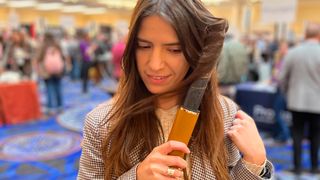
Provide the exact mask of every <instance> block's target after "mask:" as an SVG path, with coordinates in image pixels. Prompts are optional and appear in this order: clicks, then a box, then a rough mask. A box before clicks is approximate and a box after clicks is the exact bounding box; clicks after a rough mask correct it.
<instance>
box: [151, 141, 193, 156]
mask: <svg viewBox="0 0 320 180" xmlns="http://www.w3.org/2000/svg"><path fill="white" fill-rule="evenodd" d="M173 150H176V151H181V152H183V153H187V154H188V153H190V150H189V148H188V147H187V145H186V144H184V143H182V142H179V141H168V142H166V143H163V144H162V145H160V146H158V147H156V148H154V151H157V152H159V153H161V154H169V153H170V152H172V151H173Z"/></svg>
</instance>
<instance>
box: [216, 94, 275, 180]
mask: <svg viewBox="0 0 320 180" xmlns="http://www.w3.org/2000/svg"><path fill="white" fill-rule="evenodd" d="M220 102H221V105H222V109H223V112H224V119H225V142H226V147H227V152H228V166H229V171H230V177H231V179H232V180H242V179H248V180H261V179H272V176H273V175H274V168H273V165H272V163H271V162H270V161H268V160H267V162H266V166H265V172H266V173H265V174H264V176H262V177H260V176H257V175H254V174H253V173H252V172H251V171H250V170H249V169H247V168H246V166H245V164H244V163H243V161H242V160H241V159H242V157H241V155H240V152H239V149H238V148H237V147H236V146H235V145H234V143H233V142H232V141H231V139H230V138H229V137H228V136H227V135H226V132H227V131H228V129H229V128H230V127H231V126H232V122H233V120H234V119H235V115H236V113H237V109H238V106H237V105H236V104H235V103H234V102H233V101H232V100H230V99H228V98H225V97H223V98H222V100H220Z"/></svg>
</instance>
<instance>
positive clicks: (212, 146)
mask: <svg viewBox="0 0 320 180" xmlns="http://www.w3.org/2000/svg"><path fill="white" fill-rule="evenodd" d="M226 27H227V24H226V22H225V20H223V19H219V18H215V17H213V16H212V15H211V14H210V13H209V11H207V10H206V9H205V8H204V6H203V4H202V3H201V1H200V0H138V2H137V5H136V7H135V9H134V13H133V16H132V21H131V25H130V32H129V35H128V43H127V45H126V49H125V52H124V56H123V60H122V63H123V72H124V73H123V76H122V77H121V79H120V85H119V91H118V93H117V94H116V95H115V97H114V98H113V99H112V100H111V101H110V102H107V103H104V104H102V105H100V106H99V107H97V108H96V109H95V110H93V111H92V112H91V113H89V114H88V115H87V119H86V122H85V127H84V141H83V151H82V155H81V159H80V168H79V175H78V179H117V178H119V179H139V180H143V179H177V178H182V177H184V178H185V179H230V178H231V179H261V178H262V177H263V178H266V179H268V178H271V176H272V171H273V170H272V169H273V168H272V165H271V163H270V162H268V161H267V160H266V152H265V149H264V146H263V143H262V140H261V138H260V137H259V134H258V132H257V129H256V126H255V124H254V121H253V120H252V119H251V118H250V117H248V116H247V115H246V114H244V113H243V112H242V111H240V112H238V113H237V118H236V119H235V116H236V105H235V104H234V103H233V102H231V101H230V100H227V99H225V98H223V97H221V96H220V95H219V94H218V92H217V80H216V79H217V77H216V73H215V69H214V67H215V65H216V61H217V58H218V56H219V54H220V51H221V48H222V44H223V39H224V35H225V30H226ZM208 32H210V33H208ZM208 34H210V36H207V35H208ZM208 40H209V41H208ZM199 59H201V61H199ZM212 69H214V72H213V73H212V77H211V80H210V81H209V83H208V87H207V89H206V90H205V93H204V98H203V100H202V102H201V106H200V112H201V113H200V116H199V119H198V122H197V124H196V127H195V130H194V132H193V134H192V137H191V140H190V143H189V144H188V146H187V145H186V144H184V143H181V142H177V141H168V142H167V138H168V134H169V132H170V129H171V127H172V124H173V121H174V118H175V114H176V112H177V109H178V106H180V105H181V102H182V101H183V99H184V97H185V95H186V90H187V89H188V88H189V86H190V84H191V83H192V82H193V81H194V80H195V79H199V78H200V77H203V76H204V75H207V74H208V73H209V72H210V71H211V70H212ZM229 137H230V138H229ZM230 139H232V141H231V140H230ZM248 139H250V141H248ZM238 149H239V150H240V152H241V153H242V154H243V158H241V157H240V154H239V150H238ZM173 150H177V151H181V152H183V153H186V154H187V155H186V156H185V157H186V158H185V159H182V158H180V157H177V156H171V155H168V154H169V153H170V152H171V151H173ZM173 167H176V168H173ZM249 169H250V170H249Z"/></svg>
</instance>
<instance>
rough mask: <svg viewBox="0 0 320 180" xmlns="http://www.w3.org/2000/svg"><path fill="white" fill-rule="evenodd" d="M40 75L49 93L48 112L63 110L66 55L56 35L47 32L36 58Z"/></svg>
mask: <svg viewBox="0 0 320 180" xmlns="http://www.w3.org/2000/svg"><path fill="white" fill-rule="evenodd" d="M36 62H37V65H38V66H37V70H38V74H39V76H40V77H41V78H42V79H43V80H44V82H45V86H46V94H47V114H48V115H53V114H55V113H56V112H61V111H62V110H63V96H62V87H61V79H62V77H63V74H64V64H65V63H64V57H63V53H62V50H61V48H60V45H59V44H58V43H57V42H56V41H55V39H54V36H53V35H52V34H50V33H45V35H44V39H43V42H42V45H41V46H40V50H39V55H38V57H37V59H36Z"/></svg>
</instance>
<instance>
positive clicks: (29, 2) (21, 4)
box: [7, 0, 36, 8]
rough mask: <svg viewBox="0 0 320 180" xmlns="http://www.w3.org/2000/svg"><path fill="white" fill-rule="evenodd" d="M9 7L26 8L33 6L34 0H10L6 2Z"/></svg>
mask: <svg viewBox="0 0 320 180" xmlns="http://www.w3.org/2000/svg"><path fill="white" fill-rule="evenodd" d="M7 4H8V6H9V7H12V8H26V7H33V6H35V5H36V1H34V0H20V1H19V0H11V1H8V2H7Z"/></svg>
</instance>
